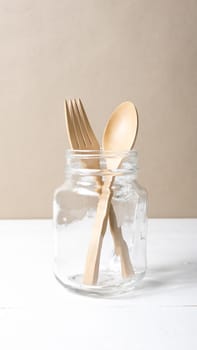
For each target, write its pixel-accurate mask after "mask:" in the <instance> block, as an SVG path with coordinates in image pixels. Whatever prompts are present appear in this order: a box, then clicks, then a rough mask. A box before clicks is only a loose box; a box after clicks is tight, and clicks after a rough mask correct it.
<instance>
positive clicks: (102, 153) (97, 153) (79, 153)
mask: <svg viewBox="0 0 197 350" xmlns="http://www.w3.org/2000/svg"><path fill="white" fill-rule="evenodd" d="M66 156H72V157H74V158H87V157H88V158H89V157H90V158H91V157H109V158H113V157H121V158H124V157H132V158H134V159H137V156H138V152H137V151H136V150H135V149H132V150H128V151H121V150H120V151H106V150H103V149H99V150H79V149H71V148H68V149H66Z"/></svg>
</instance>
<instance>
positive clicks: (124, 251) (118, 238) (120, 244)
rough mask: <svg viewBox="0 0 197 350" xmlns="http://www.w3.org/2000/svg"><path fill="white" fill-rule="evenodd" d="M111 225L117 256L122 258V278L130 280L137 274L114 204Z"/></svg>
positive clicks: (110, 217) (111, 209)
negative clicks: (119, 225)
mask: <svg viewBox="0 0 197 350" xmlns="http://www.w3.org/2000/svg"><path fill="white" fill-rule="evenodd" d="M109 223H110V229H111V234H112V237H113V240H114V246H115V254H116V255H118V256H120V264H121V272H122V276H123V277H124V278H128V277H130V276H132V275H134V274H135V273H134V270H133V266H132V264H131V260H130V256H129V250H128V246H127V243H126V242H125V240H124V238H123V236H122V230H121V227H118V223H117V219H116V214H115V212H114V208H113V206H112V204H111V205H110V209H109Z"/></svg>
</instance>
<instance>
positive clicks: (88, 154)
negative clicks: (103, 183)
mask: <svg viewBox="0 0 197 350" xmlns="http://www.w3.org/2000/svg"><path fill="white" fill-rule="evenodd" d="M66 169H67V171H68V169H69V171H71V172H72V173H80V174H91V175H103V176H104V175H111V176H116V175H119V174H131V173H132V174H133V175H136V172H137V170H138V169H137V151H135V150H129V151H104V150H102V149H100V150H96V151H95V150H73V149H67V150H66Z"/></svg>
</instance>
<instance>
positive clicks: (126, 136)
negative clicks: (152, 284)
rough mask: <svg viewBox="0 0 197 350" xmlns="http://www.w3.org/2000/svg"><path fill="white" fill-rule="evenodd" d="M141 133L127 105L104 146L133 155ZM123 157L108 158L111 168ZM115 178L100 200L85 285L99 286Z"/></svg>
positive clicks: (133, 110) (116, 113)
mask: <svg viewBox="0 0 197 350" xmlns="http://www.w3.org/2000/svg"><path fill="white" fill-rule="evenodd" d="M137 131H138V116H137V111H136V108H135V106H134V104H133V103H131V102H123V103H121V104H120V105H119V106H118V107H117V108H116V109H115V110H114V112H113V113H112V115H111V117H110V119H109V121H108V123H107V125H106V128H105V131H104V135H103V140H102V145H103V149H104V150H105V151H115V152H116V151H117V152H118V151H120V152H121V151H129V150H130V149H131V148H132V146H133V144H134V142H135V139H136V136H137ZM121 160H122V159H121V157H120V158H119V159H117V158H113V157H112V158H107V168H108V169H110V170H115V169H117V168H118V166H119V164H120V162H121ZM113 181H114V176H108V177H107V179H106V181H105V182H104V184H103V186H102V192H101V195H100V197H99V202H98V206H97V213H96V218H95V223H94V226H93V234H92V237H91V241H90V244H89V247H88V252H87V257H86V264H85V270H84V275H83V283H85V284H90V285H91V284H96V283H97V280H98V272H99V262H100V255H101V248H102V242H103V237H104V234H105V231H106V227H107V218H108V214H109V209H110V202H111V197H112V191H111V186H112V184H113Z"/></svg>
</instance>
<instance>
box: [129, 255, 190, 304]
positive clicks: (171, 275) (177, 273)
mask: <svg viewBox="0 0 197 350" xmlns="http://www.w3.org/2000/svg"><path fill="white" fill-rule="evenodd" d="M196 285H197V261H190V262H185V263H179V264H178V263H177V264H175V265H171V266H160V267H158V268H151V269H148V271H147V274H146V277H145V278H144V280H143V281H141V282H140V283H139V285H138V287H136V288H135V289H134V290H133V291H132V293H130V294H128V295H125V296H123V298H124V299H129V298H135V297H139V296H148V295H158V294H160V293H162V294H164V293H168V294H170V292H171V291H175V290H181V289H183V288H186V287H192V286H196Z"/></svg>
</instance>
